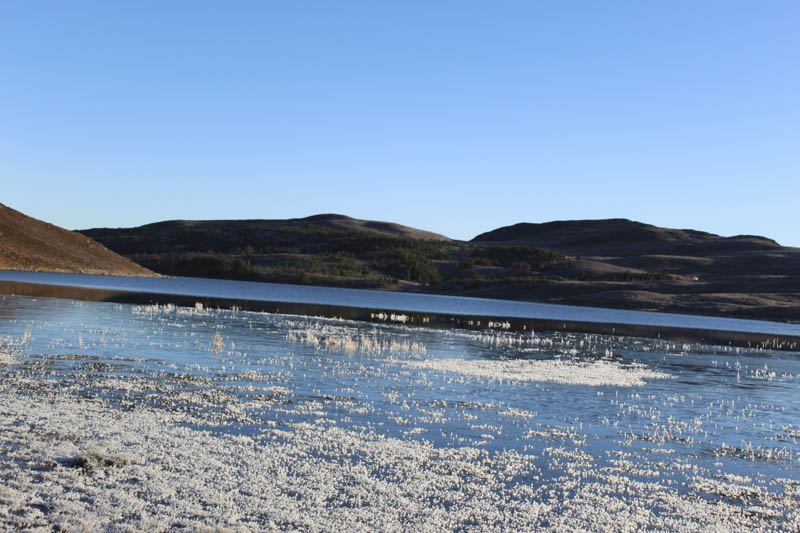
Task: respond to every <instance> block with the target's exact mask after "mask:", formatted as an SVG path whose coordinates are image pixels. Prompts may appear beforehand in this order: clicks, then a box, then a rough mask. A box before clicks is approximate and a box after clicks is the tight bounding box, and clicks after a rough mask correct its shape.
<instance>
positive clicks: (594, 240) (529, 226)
mask: <svg viewBox="0 0 800 533" xmlns="http://www.w3.org/2000/svg"><path fill="white" fill-rule="evenodd" d="M471 242H474V243H495V244H501V243H503V244H515V245H526V246H539V247H543V248H549V249H552V250H555V251H558V252H561V253H566V254H570V255H587V254H589V253H595V252H600V251H604V252H614V253H617V252H620V251H623V250H627V251H628V252H630V253H636V254H641V253H691V252H694V251H696V249H699V248H703V249H705V250H706V251H707V250H708V249H726V250H731V249H738V250H753V249H759V248H763V249H769V248H780V245H779V244H778V243H777V242H775V241H773V240H772V239H767V238H765V237H758V236H753V235H738V236H735V237H721V236H719V235H715V234H713V233H707V232H704V231H697V230H690V229H670V228H660V227H657V226H653V225H650V224H644V223H641V222H635V221H632V220H628V219H625V218H610V219H601V220H564V221H554V222H545V223H541V224H534V223H527V222H522V223H519V224H514V225H511V226H505V227H502V228H498V229H495V230H492V231H488V232H486V233H481V234H480V235H478V236H477V237H475V238H474V239H472V241H471Z"/></svg>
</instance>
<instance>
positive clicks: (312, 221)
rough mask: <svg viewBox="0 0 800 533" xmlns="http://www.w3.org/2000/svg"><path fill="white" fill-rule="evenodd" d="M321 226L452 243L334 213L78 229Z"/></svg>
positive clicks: (88, 232) (418, 231) (428, 234)
mask: <svg viewBox="0 0 800 533" xmlns="http://www.w3.org/2000/svg"><path fill="white" fill-rule="evenodd" d="M311 225H313V226H318V227H323V228H328V229H333V230H342V231H372V232H375V233H381V234H384V235H391V236H393V237H408V238H412V239H427V240H433V241H450V240H451V239H450V238H448V237H445V236H444V235H440V234H438V233H434V232H432V231H425V230H421V229H416V228H412V227H409V226H403V225H402V224H396V223H394V222H381V221H375V220H361V219H357V218H352V217H348V216H346V215H339V214H334V213H327V214H320V215H312V216H308V217H303V218H287V219H230V220H224V219H221V220H165V221H162V222H154V223H152V224H146V225H144V226H139V227H138V228H92V229H86V230H78V231H80V232H81V233H83V234H86V235H93V234H106V233H109V232H116V231H123V230H135V229H140V230H151V231H158V232H161V231H163V232H170V231H174V230H176V229H181V228H198V229H200V228H202V229H211V228H223V227H224V228H226V229H228V230H241V229H244V228H248V227H249V228H259V229H261V230H264V231H267V230H276V229H279V228H302V227H307V226H311Z"/></svg>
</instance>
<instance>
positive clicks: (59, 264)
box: [0, 204, 156, 276]
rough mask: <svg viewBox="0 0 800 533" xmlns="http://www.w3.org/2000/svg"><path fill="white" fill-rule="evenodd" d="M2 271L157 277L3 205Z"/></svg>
mask: <svg viewBox="0 0 800 533" xmlns="http://www.w3.org/2000/svg"><path fill="white" fill-rule="evenodd" d="M0 269H2V270H37V271H48V272H69V273H83V274H107V275H116V276H154V275H156V274H155V273H153V272H151V271H150V270H147V269H146V268H143V267H141V266H139V265H137V264H136V263H134V262H133V261H131V260H130V259H128V258H126V257H122V256H121V255H118V254H116V253H114V252H112V251H111V250H109V249H107V248H105V247H104V246H102V245H101V244H99V243H97V242H95V241H94V240H92V239H89V238H87V237H86V236H84V235H81V234H80V233H76V232H73V231H67V230H65V229H63V228H60V227H58V226H54V225H53V224H48V223H47V222H42V221H41V220H37V219H35V218H32V217H29V216H27V215H24V214H22V213H20V212H19V211H15V210H14V209H11V208H10V207H7V206H5V205H3V204H0Z"/></svg>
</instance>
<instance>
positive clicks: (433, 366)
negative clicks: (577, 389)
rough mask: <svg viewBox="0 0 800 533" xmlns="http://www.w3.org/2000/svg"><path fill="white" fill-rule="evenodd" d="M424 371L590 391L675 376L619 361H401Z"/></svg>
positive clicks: (635, 385) (450, 359)
mask: <svg viewBox="0 0 800 533" xmlns="http://www.w3.org/2000/svg"><path fill="white" fill-rule="evenodd" d="M398 363H400V364H403V365H406V366H409V367H412V368H418V369H421V370H433V371H436V372H446V373H452V374H460V375H462V376H468V377H471V378H478V379H490V380H496V381H512V382H513V381H516V382H524V381H547V382H553V383H562V384H566V385H585V386H589V387H600V386H616V387H639V386H642V385H645V384H646V383H647V381H646V380H653V379H670V378H672V376H671V375H670V374H667V373H665V372H661V371H659V370H652V369H650V368H647V367H646V366H644V365H641V364H629V365H623V364H620V363H618V362H616V361H606V360H597V361H592V362H581V361H565V360H561V359H555V360H531V359H470V360H467V359H459V358H455V357H453V358H446V359H428V360H424V361H399V362H398Z"/></svg>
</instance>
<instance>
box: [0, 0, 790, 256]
mask: <svg viewBox="0 0 800 533" xmlns="http://www.w3.org/2000/svg"><path fill="white" fill-rule="evenodd" d="M798 28H800V2H797V1H796V0H792V1H778V0H774V1H773V0H770V1H768V2H757V1H747V2H739V1H735V0H725V1H709V2H705V1H697V0H691V1H652V2H650V1H639V0H637V1H630V2H625V1H609V2H594V1H588V0H587V1H583V2H579V1H569V0H560V1H552V2H543V1H541V2H539V1H520V2H506V1H500V0H498V1H480V2H477V1H465V0H458V1H430V0H426V1H422V2H413V1H403V2H375V1H364V2H348V1H345V0H343V1H339V2H330V1H325V2H310V1H302V2H295V1H285V2H270V1H266V0H265V1H253V2H244V1H234V2H202V1H185V2H179V1H169V2H164V1H160V0H159V1H152V2H148V1H135V2H134V1H128V2H123V1H113V2H109V1H105V0H104V1H96V2H85V1H70V2H62V1H57V2H56V1H53V2H47V1H30V0H19V1H16V0H2V1H0V202H2V203H5V204H6V205H9V206H10V207H13V208H15V209H18V210H20V211H23V212H25V213H27V214H30V215H32V216H35V217H37V218H41V219H44V220H47V221H49V222H53V223H55V224H58V225H61V226H64V227H67V228H70V229H77V228H87V227H96V226H112V227H118V226H132V225H140V224H146V223H150V222H155V221H159V220H165V219H175V218H194V219H203V218H288V217H301V216H307V215H311V214H317V213H331V212H334V213H343V214H347V215H350V216H353V217H358V218H368V219H378V220H389V221H394V222H399V223H402V224H406V225H410V226H415V227H419V228H422V229H427V230H431V231H437V232H440V233H444V234H446V235H448V236H451V237H454V238H462V239H467V238H471V237H473V236H475V235H476V234H478V233H480V232H482V231H486V230H490V229H494V228H496V227H499V226H503V225H507V224H513V223H516V222H521V221H527V222H544V221H550V220H564V219H575V218H610V217H626V218H631V219H635V220H640V221H643V222H648V223H651V224H656V225H660V226H667V227H678V228H694V229H701V230H706V231H711V232H714V233H720V234H722V235H734V234H740V233H752V234H761V235H766V236H769V237H772V238H775V239H777V240H778V241H779V242H781V243H782V244H787V245H795V246H800V209H798V199H800V30H798Z"/></svg>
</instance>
